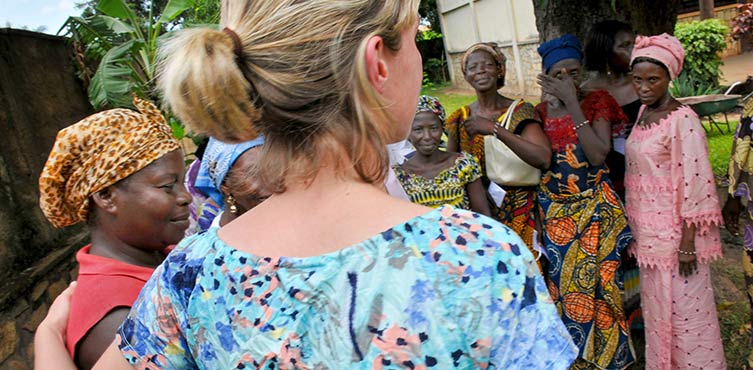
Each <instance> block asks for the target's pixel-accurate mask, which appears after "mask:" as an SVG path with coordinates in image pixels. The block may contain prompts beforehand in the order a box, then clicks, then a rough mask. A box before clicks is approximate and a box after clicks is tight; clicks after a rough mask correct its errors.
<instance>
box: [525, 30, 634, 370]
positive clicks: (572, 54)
mask: <svg viewBox="0 0 753 370" xmlns="http://www.w3.org/2000/svg"><path fill="white" fill-rule="evenodd" d="M538 51H539V54H541V56H542V59H543V61H544V69H545V72H546V73H545V74H541V75H539V81H538V82H539V84H540V85H541V88H542V90H543V92H544V101H543V102H542V103H541V104H539V105H538V106H537V107H536V110H537V112H538V113H539V115H540V117H541V120H542V122H543V123H544V133H545V134H546V136H547V137H548V138H549V141H550V142H551V145H552V160H551V165H550V166H549V168H548V169H547V170H546V171H545V172H544V173H543V175H542V179H541V184H540V186H539V204H540V205H541V210H542V213H543V214H544V217H543V220H544V244H545V246H546V251H547V254H548V257H549V266H548V270H547V273H546V276H547V278H548V285H549V293H550V294H551V296H552V299H554V301H555V303H556V304H557V306H558V308H559V311H560V313H561V316H562V321H563V322H564V323H565V326H566V327H567V328H568V331H569V332H570V335H571V336H572V338H573V341H574V342H575V344H576V345H577V346H578V348H579V349H580V355H579V359H578V360H576V362H575V363H574V364H573V368H575V369H586V368H589V369H590V368H594V367H596V368H601V369H623V368H625V367H626V366H628V365H629V364H631V363H632V362H633V361H634V360H635V355H634V350H633V346H632V344H631V342H630V337H629V332H628V328H627V323H626V320H625V312H624V309H623V305H622V292H621V291H622V279H621V276H620V274H619V273H617V271H618V269H619V266H620V260H621V258H620V255H621V253H622V251H623V250H624V249H625V247H627V245H628V244H629V243H630V242H631V241H632V236H631V234H630V230H629V228H628V226H627V219H626V217H625V213H624V211H623V207H622V202H621V201H620V199H619V197H618V196H617V193H615V191H614V189H613V188H612V184H611V182H610V181H609V177H608V174H609V171H608V170H607V167H606V166H605V165H604V161H605V159H606V156H607V153H609V150H610V148H611V143H612V133H613V131H615V130H622V129H624V126H625V124H626V122H627V117H625V114H624V113H623V112H622V109H621V108H620V106H619V104H618V103H617V102H616V101H615V100H614V98H612V96H611V95H609V93H608V92H606V91H594V92H590V93H588V94H586V95H582V94H581V92H580V91H579V90H578V88H577V86H578V85H579V84H580V77H581V73H582V66H581V59H582V57H583V53H582V51H581V49H580V42H579V41H578V39H577V38H575V37H574V36H571V35H565V36H562V37H560V38H558V39H555V40H551V41H548V42H546V43H544V44H542V45H541V46H540V47H539V50H538ZM600 338H601V339H600ZM604 338H609V339H608V340H606V339H604Z"/></svg>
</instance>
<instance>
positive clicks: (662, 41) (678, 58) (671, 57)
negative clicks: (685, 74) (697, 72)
mask: <svg viewBox="0 0 753 370" xmlns="http://www.w3.org/2000/svg"><path fill="white" fill-rule="evenodd" d="M640 57H646V58H651V59H655V60H657V61H659V62H661V63H662V64H664V66H665V67H667V70H669V77H670V78H672V79H674V78H675V77H677V75H679V74H680V72H681V71H682V64H683V62H684V61H685V49H683V48H682V44H681V43H680V40H678V39H677V38H675V37H674V36H670V35H668V34H666V33H662V34H661V35H656V36H638V37H637V38H636V39H635V46H633V55H631V56H630V65H633V61H634V60H635V59H636V58H640Z"/></svg>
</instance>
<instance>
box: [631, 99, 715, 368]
mask: <svg viewBox="0 0 753 370" xmlns="http://www.w3.org/2000/svg"><path fill="white" fill-rule="evenodd" d="M642 109H645V106H644V107H643V108H642ZM626 160H627V171H626V175H625V187H626V190H627V192H626V199H627V202H626V211H627V214H628V219H629V220H630V229H631V230H632V232H633V237H634V238H635V244H634V245H633V247H632V248H631V252H632V253H633V254H634V255H635V256H636V258H637V259H638V264H639V265H640V268H641V302H642V309H643V316H644V320H645V325H646V368H647V369H670V368H671V369H687V368H693V369H695V368H703V369H725V368H726V364H725V361H724V351H723V349H722V343H721V339H720V335H719V322H718V319H717V313H716V305H715V303H714V292H713V289H712V286H711V278H710V273H709V262H710V261H711V260H712V259H714V258H716V257H719V256H721V253H722V249H721V239H720V237H719V226H720V225H721V224H722V215H721V211H720V208H719V199H718V197H717V193H716V185H715V182H714V174H713V172H712V170H711V164H710V163H709V160H708V145H707V143H706V135H705V131H704V129H703V127H702V126H701V123H700V120H699V119H698V116H697V115H696V114H695V112H693V110H692V109H691V108H690V107H687V106H682V107H680V108H678V109H676V110H674V111H673V112H671V113H670V114H669V115H668V116H667V117H665V118H664V119H662V120H661V121H660V122H659V123H658V124H654V125H653V126H650V127H640V126H638V125H636V126H635V128H634V129H633V131H632V133H631V134H630V137H629V138H628V140H627V148H626ZM683 223H685V224H688V225H695V226H696V230H697V231H696V236H695V247H696V253H697V257H698V271H697V272H696V273H695V274H693V275H691V276H689V277H683V276H680V274H679V273H678V266H679V262H678V256H677V250H678V249H679V247H680V241H681V239H682V227H683Z"/></svg>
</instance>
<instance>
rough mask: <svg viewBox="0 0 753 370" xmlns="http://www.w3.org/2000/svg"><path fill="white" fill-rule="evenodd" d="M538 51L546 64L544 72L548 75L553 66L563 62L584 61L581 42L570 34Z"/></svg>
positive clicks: (543, 46) (541, 46)
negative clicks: (567, 60)
mask: <svg viewBox="0 0 753 370" xmlns="http://www.w3.org/2000/svg"><path fill="white" fill-rule="evenodd" d="M537 51H538V52H539V55H541V60H542V61H543V62H544V72H547V73H549V69H550V68H552V66H553V65H555V64H557V62H559V61H561V60H565V59H577V60H579V61H580V60H583V48H582V47H581V46H580V41H579V40H578V38H577V37H575V36H573V35H571V34H569V33H566V34H564V35H562V36H560V37H558V38H556V39H554V40H549V41H547V42H545V43H543V44H541V45H539V48H538V49H537Z"/></svg>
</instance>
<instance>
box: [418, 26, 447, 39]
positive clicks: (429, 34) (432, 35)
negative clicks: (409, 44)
mask: <svg viewBox="0 0 753 370" xmlns="http://www.w3.org/2000/svg"><path fill="white" fill-rule="evenodd" d="M442 37H444V36H443V35H442V34H441V33H439V32H437V31H434V30H433V29H431V28H430V29H427V30H425V31H422V32H419V33H418V35H416V42H421V41H429V40H434V39H441V38H442Z"/></svg>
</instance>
